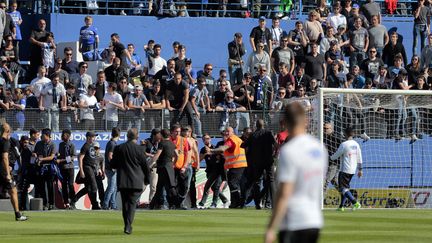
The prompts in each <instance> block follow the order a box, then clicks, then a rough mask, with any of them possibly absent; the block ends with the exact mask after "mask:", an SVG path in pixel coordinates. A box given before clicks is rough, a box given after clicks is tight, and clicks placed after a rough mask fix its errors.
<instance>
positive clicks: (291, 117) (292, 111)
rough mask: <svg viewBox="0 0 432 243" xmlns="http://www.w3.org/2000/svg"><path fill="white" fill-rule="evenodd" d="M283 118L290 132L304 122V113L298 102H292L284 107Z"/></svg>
mask: <svg viewBox="0 0 432 243" xmlns="http://www.w3.org/2000/svg"><path fill="white" fill-rule="evenodd" d="M283 117H284V121H285V125H286V127H287V128H288V130H292V129H294V128H295V127H296V126H298V125H301V124H302V123H304V122H305V120H306V112H305V109H304V108H303V106H302V105H301V104H300V103H299V102H292V103H289V104H287V105H286V106H285V109H284V115H283Z"/></svg>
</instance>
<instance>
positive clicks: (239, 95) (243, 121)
mask: <svg viewBox="0 0 432 243" xmlns="http://www.w3.org/2000/svg"><path fill="white" fill-rule="evenodd" d="M251 81H252V75H251V74H250V73H245V74H244V76H243V82H242V84H238V85H236V86H234V88H233V92H234V101H235V102H237V103H238V104H239V105H241V106H243V107H245V109H246V110H247V111H248V112H238V113H237V115H236V125H237V126H236V130H237V131H241V130H243V129H244V128H246V127H250V112H251V109H252V104H253V102H254V100H255V97H254V95H255V89H254V88H253V87H252V85H251Z"/></svg>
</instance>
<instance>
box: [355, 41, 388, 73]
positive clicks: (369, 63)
mask: <svg viewBox="0 0 432 243" xmlns="http://www.w3.org/2000/svg"><path fill="white" fill-rule="evenodd" d="M377 54H378V48H376V47H375V46H372V47H371V48H369V57H368V58H366V59H365V60H364V61H363V62H362V64H361V66H360V69H361V70H362V71H363V72H364V74H365V77H366V78H370V79H373V78H374V77H375V75H377V74H378V72H379V67H380V66H382V65H384V62H383V61H382V60H381V58H379V57H377Z"/></svg>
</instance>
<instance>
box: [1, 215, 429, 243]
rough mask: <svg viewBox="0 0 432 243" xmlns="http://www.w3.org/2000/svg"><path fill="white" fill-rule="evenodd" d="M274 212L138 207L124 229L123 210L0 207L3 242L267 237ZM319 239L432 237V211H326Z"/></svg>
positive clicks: (107, 242)
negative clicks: (17, 214)
mask: <svg viewBox="0 0 432 243" xmlns="http://www.w3.org/2000/svg"><path fill="white" fill-rule="evenodd" d="M269 214H270V211H268V210H261V211H257V210H254V209H248V210H222V209H221V210H188V211H147V210H145V211H138V212H137V214H136V218H135V222H134V225H133V226H134V228H133V234H132V235H124V234H123V221H122V218H121V212H120V211H116V212H114V211H109V212H107V211H98V212H91V211H52V212H28V213H27V215H29V216H30V217H31V218H30V220H29V221H27V222H15V221H14V216H13V213H12V212H0V242H1V243H6V242H19V243H23V242H24V243H33V242H44V243H45V242H49V243H51V242H53V243H55V242H60V243H66V242H80V243H84V242H103V243H110V242H121V243H129V242H157V243H160V242H170V243H172V242H176V243H178V242H200V243H201V242H235V243H240V242H262V239H263V234H264V229H265V226H266V224H267V221H268V217H269ZM324 215H325V228H324V229H323V231H322V233H321V238H320V242H344V243H350V242H361V243H365V242H380V243H381V242H389V243H390V242H391V243H395V242H416V243H419V242H432V210H392V209H390V210H358V211H355V212H351V211H346V212H335V211H333V210H332V211H330V210H325V211H324Z"/></svg>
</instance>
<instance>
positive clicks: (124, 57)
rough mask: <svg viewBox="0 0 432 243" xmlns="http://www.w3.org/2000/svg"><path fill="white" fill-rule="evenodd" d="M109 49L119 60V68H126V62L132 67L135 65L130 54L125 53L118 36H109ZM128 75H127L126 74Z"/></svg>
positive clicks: (125, 50) (115, 34)
mask: <svg viewBox="0 0 432 243" xmlns="http://www.w3.org/2000/svg"><path fill="white" fill-rule="evenodd" d="M110 49H111V50H113V51H114V52H115V54H116V57H118V58H120V60H121V66H122V67H123V68H125V69H127V68H128V62H127V61H129V63H131V64H132V65H136V63H135V61H134V60H132V57H131V55H130V53H129V52H128V51H127V49H126V48H125V46H124V45H123V44H122V43H121V42H120V36H119V35H118V34H117V33H113V34H111V46H110ZM128 74H129V73H128Z"/></svg>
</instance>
